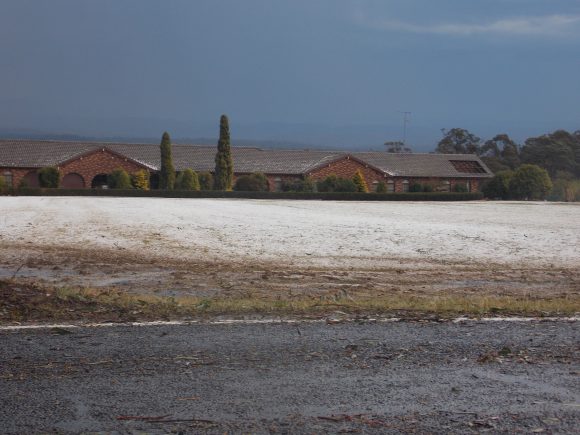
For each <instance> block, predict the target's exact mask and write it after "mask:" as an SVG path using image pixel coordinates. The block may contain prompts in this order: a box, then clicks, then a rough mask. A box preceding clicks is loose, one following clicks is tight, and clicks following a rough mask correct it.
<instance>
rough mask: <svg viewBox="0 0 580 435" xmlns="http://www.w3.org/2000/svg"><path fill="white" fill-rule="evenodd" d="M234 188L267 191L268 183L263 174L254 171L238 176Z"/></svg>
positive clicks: (241, 190) (244, 190)
mask: <svg viewBox="0 0 580 435" xmlns="http://www.w3.org/2000/svg"><path fill="white" fill-rule="evenodd" d="M234 190H235V191H237V192H268V191H269V190H270V184H269V183H268V178H266V176H265V175H264V174H262V173H261V172H254V173H253V174H249V175H242V176H241V177H238V178H237V180H236V184H235V185H234Z"/></svg>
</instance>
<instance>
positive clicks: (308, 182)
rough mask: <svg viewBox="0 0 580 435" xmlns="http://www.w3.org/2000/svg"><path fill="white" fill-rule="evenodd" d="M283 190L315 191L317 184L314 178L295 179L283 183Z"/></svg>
mask: <svg viewBox="0 0 580 435" xmlns="http://www.w3.org/2000/svg"><path fill="white" fill-rule="evenodd" d="M282 191H283V192H315V191H316V184H315V183H314V181H312V178H309V177H307V178H305V179H304V180H294V181H289V182H284V183H282Z"/></svg>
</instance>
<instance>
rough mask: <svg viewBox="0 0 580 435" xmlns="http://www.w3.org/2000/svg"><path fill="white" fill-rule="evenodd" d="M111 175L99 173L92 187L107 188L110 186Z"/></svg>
mask: <svg viewBox="0 0 580 435" xmlns="http://www.w3.org/2000/svg"><path fill="white" fill-rule="evenodd" d="M108 179H109V176H108V175H107V174H98V175H95V177H94V178H93V181H92V182H91V187H92V188H93V189H106V188H107V187H109V185H108V183H107V182H108Z"/></svg>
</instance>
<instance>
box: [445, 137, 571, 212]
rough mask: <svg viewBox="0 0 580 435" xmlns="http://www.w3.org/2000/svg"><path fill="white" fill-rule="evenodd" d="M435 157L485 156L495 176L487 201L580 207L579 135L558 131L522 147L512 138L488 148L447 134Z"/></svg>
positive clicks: (490, 142)
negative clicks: (544, 201)
mask: <svg viewBox="0 0 580 435" xmlns="http://www.w3.org/2000/svg"><path fill="white" fill-rule="evenodd" d="M435 152H437V153H444V154H477V155H478V156H480V158H481V159H482V161H483V162H484V163H485V164H486V165H487V166H488V167H489V168H490V169H491V170H492V171H493V172H494V173H495V177H494V178H493V179H492V180H490V181H489V182H488V183H486V184H485V185H484V186H483V192H484V194H485V195H486V196H487V197H488V198H501V199H546V198H548V199H551V200H556V201H580V131H576V132H573V133H570V132H567V131H565V130H557V131H555V132H553V133H549V134H545V135H542V136H538V137H531V138H528V139H526V140H525V141H524V143H523V144H522V145H520V144H517V143H516V142H515V141H514V140H512V139H511V138H510V137H509V136H508V135H507V134H498V135H496V136H495V137H493V138H492V139H490V140H487V141H485V142H484V141H482V140H481V139H480V138H479V137H477V136H476V135H475V134H473V133H471V132H470V131H468V130H466V129H463V128H453V129H451V130H443V138H442V139H441V140H440V141H439V143H438V144H437V147H436V149H435Z"/></svg>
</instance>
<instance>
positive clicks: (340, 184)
mask: <svg viewBox="0 0 580 435" xmlns="http://www.w3.org/2000/svg"><path fill="white" fill-rule="evenodd" d="M317 187H318V191H319V192H356V191H357V186H356V184H354V182H353V181H352V180H349V179H347V178H339V177H337V176H336V175H334V174H330V175H329V176H328V177H326V178H325V179H324V180H322V181H319V182H318V183H317Z"/></svg>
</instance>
